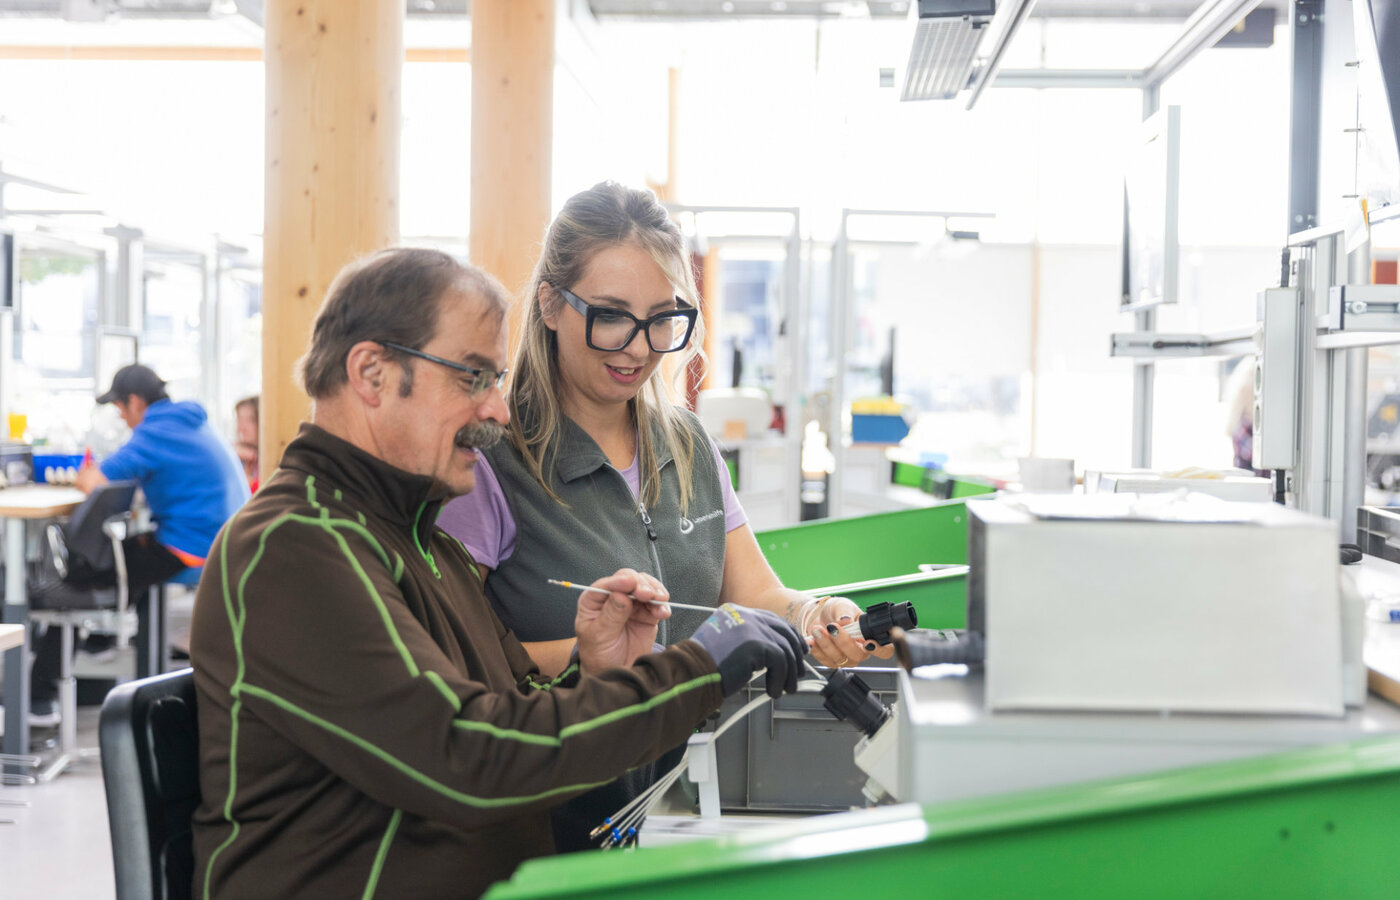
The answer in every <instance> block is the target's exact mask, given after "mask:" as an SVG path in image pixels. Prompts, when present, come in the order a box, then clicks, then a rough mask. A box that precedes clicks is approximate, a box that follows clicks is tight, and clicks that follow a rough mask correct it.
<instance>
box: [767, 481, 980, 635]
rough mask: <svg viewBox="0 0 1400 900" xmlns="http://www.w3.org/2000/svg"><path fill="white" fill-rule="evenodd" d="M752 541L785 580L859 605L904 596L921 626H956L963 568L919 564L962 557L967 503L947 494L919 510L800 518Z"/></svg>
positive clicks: (963, 597)
mask: <svg viewBox="0 0 1400 900" xmlns="http://www.w3.org/2000/svg"><path fill="white" fill-rule="evenodd" d="M756 537H757V538H758V546H759V548H760V549H761V550H762V551H763V555H764V556H765V557H767V558H768V563H769V565H771V566H772V567H773V571H775V572H776V573H777V574H778V577H779V578H780V579H782V582H783V584H785V585H787V586H788V587H790V588H795V589H797V590H804V591H805V590H813V589H818V588H820V589H825V591H824V592H826V593H834V594H840V595H842V596H845V597H850V598H851V599H852V600H854V601H855V602H856V603H857V604H858V605H859V606H861V607H868V606H870V605H871V604H873V603H879V602H881V601H890V602H896V603H897V602H899V601H902V600H909V601H911V602H913V604H914V609H915V611H916V612H917V613H918V615H919V626H920V627H921V628H961V627H963V624H964V622H965V620H966V608H967V587H966V578H965V577H964V576H963V575H961V574H952V575H950V574H949V573H946V572H944V573H939V572H931V573H922V572H920V571H919V566H920V565H921V564H924V563H943V564H948V563H954V564H963V563H966V562H967V509H966V506H965V505H964V502H963V501H962V500H948V501H944V502H942V503H939V504H937V505H934V506H930V507H925V508H921V509H905V510H900V511H898V512H889V513H878V514H876V515H870V516H859V517H856V518H851V519H828V520H823V521H817V522H804V523H803V524H801V525H793V526H791V527H788V528H775V529H773V530H771V531H761V532H759V533H758V534H757V535H756Z"/></svg>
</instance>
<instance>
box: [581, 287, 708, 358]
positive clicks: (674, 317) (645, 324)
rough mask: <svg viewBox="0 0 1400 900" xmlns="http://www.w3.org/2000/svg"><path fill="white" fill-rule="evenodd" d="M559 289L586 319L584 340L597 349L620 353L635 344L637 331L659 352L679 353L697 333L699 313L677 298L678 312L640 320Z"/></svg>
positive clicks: (659, 314) (676, 310)
mask: <svg viewBox="0 0 1400 900" xmlns="http://www.w3.org/2000/svg"><path fill="white" fill-rule="evenodd" d="M558 290H559V294H560V295H561V296H562V297H563V298H564V302H565V303H567V304H569V305H570V306H572V307H573V308H574V309H576V310H578V312H579V314H580V315H582V316H583V318H584V323H585V327H584V332H583V335H584V340H585V341H587V342H588V346H590V347H592V348H593V349H594V350H603V351H611V350H621V349H622V348H623V347H626V346H627V345H628V344H630V343H632V338H634V337H636V336H637V332H638V331H644V332H646V336H647V345H648V346H649V347H651V349H652V350H654V351H656V352H657V353H670V352H671V351H673V350H679V349H681V348H682V347H684V346H685V344H686V341H689V340H690V333H691V332H692V331H694V330H695V317H696V316H697V315H698V314H699V311H698V310H696V308H695V307H693V306H691V305H690V304H689V303H686V302H685V301H684V300H682V299H681V298H680V297H677V298H676V306H677V308H676V309H672V310H667V311H666V312H663V313H658V314H657V315H654V316H652V317H651V318H649V319H639V318H637V317H636V316H634V315H632V314H631V313H629V312H627V310H625V309H615V308H613V307H611V306H593V305H591V304H588V303H585V302H583V300H581V299H579V296H578V295H577V294H575V293H574V292H572V291H566V290H564V289H563V288H559V289H558Z"/></svg>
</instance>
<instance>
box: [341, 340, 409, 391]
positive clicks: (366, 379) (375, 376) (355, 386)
mask: <svg viewBox="0 0 1400 900" xmlns="http://www.w3.org/2000/svg"><path fill="white" fill-rule="evenodd" d="M345 376H346V378H347V379H348V380H349V382H350V390H352V391H354V392H355V396H357V397H359V398H360V399H361V400H363V401H364V402H365V403H366V404H367V405H369V406H378V405H379V404H380V403H381V402H383V398H384V397H385V396H386V394H387V393H388V391H389V390H391V389H393V388H395V386H396V384H397V382H395V384H390V382H391V381H394V376H395V372H394V367H393V366H391V365H389V361H388V360H387V359H385V358H384V346H383V345H382V344H379V343H377V342H375V341H360V342H359V343H358V344H356V345H355V346H353V347H351V348H350V352H349V353H348V354H346V356H345Z"/></svg>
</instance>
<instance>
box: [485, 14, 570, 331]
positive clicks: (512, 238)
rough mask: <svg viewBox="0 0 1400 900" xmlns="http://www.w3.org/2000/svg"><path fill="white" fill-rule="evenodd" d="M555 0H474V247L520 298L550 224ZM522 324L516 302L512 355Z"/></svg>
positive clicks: (511, 328)
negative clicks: (520, 324) (545, 231)
mask: <svg viewBox="0 0 1400 900" xmlns="http://www.w3.org/2000/svg"><path fill="white" fill-rule="evenodd" d="M555 2H556V0H473V2H472V48H471V57H472V146H471V195H472V199H471V242H470V248H469V252H470V255H471V261H472V263H474V264H475V265H478V266H480V267H481V268H483V269H485V270H486V271H488V272H490V273H491V274H492V275H495V276H496V277H497V278H499V279H500V280H501V282H502V283H503V284H504V285H505V286H506V289H507V290H509V291H511V293H512V294H513V295H514V296H516V297H517V298H518V297H520V295H521V293H522V292H523V291H524V290H525V288H526V286H527V285H528V284H529V281H530V274H531V272H533V271H534V267H535V260H536V258H537V257H538V256H539V251H540V244H541V242H542V240H543V239H544V230H545V228H546V226H548V225H549V216H550V182H551V170H550V168H551V164H552V161H553V152H552V150H553V146H552V145H553V140H554V7H555ZM583 139H586V137H584V138H583ZM519 323H520V306H519V304H518V303H517V304H516V306H515V307H514V308H513V309H512V310H511V315H510V350H511V354H512V355H514V353H515V346H516V343H517V342H518V341H519V337H520V328H519Z"/></svg>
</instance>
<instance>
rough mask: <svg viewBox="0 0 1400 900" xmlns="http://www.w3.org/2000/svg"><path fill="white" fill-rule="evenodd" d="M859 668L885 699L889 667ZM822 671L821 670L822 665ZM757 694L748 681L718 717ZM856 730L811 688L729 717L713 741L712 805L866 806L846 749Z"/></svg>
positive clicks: (891, 688) (891, 678)
mask: <svg viewBox="0 0 1400 900" xmlns="http://www.w3.org/2000/svg"><path fill="white" fill-rule="evenodd" d="M877 662H879V663H880V666H879V667H875V666H861V667H859V668H858V669H857V673H858V674H859V675H860V677H861V680H863V681H864V682H865V683H866V684H868V685H870V688H871V690H873V691H874V692H875V693H876V695H877V696H879V698H880V699H881V700H882V701H883V702H885V703H887V704H892V703H893V702H894V700H895V697H896V695H897V684H898V679H897V677H896V672H897V671H898V670H897V669H893V668H887V667H886V663H885V661H884V660H877ZM823 674H826V672H825V670H823ZM762 693H763V688H762V686H761V682H755V683H753V684H750V685H749V687H748V688H747V689H746V690H745V691H740V692H738V693H736V694H734V696H732V697H730V698H728V699H727V700H725V701H724V706H723V707H722V708H721V710H720V715H719V721H721V722H723V721H726V720H727V719H728V718H729V717H730V716H731V715H733V714H734V713H735V712H737V711H738V709H739V708H740V707H742V706H743V705H744V704H745V703H747V702H748V701H749V700H751V699H753V698H754V697H757V696H759V695H760V694H762ZM860 738H861V734H860V732H859V731H857V730H856V729H855V727H854V726H852V725H849V724H847V723H845V722H841V721H838V720H837V719H836V718H835V717H834V716H832V715H831V713H829V712H827V711H826V710H825V709H823V708H822V696H821V694H820V693H818V692H817V691H806V690H803V691H800V692H799V693H796V694H784V695H783V696H781V697H779V698H778V699H777V700H775V701H773V702H772V703H765V704H764V705H762V706H760V707H758V708H757V709H755V710H754V711H753V712H751V713H749V715H748V718H747V720H746V721H742V722H736V723H735V724H734V725H733V726H732V727H731V728H730V729H729V730H728V731H726V732H725V733H724V734H723V735H722V736H721V737H720V739H719V741H718V743H717V744H716V747H715V754H716V757H717V761H718V764H719V792H720V804H721V805H722V806H723V808H725V809H727V810H752V811H767V812H831V811H833V810H843V809H849V808H851V807H853V806H855V807H863V806H865V805H866V800H865V797H864V795H862V794H861V788H862V787H863V786H864V785H865V781H866V775H865V773H864V772H862V771H860V769H858V768H856V764H855V761H854V759H853V752H854V750H855V746H856V743H857V742H858V741H859V740H860Z"/></svg>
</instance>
